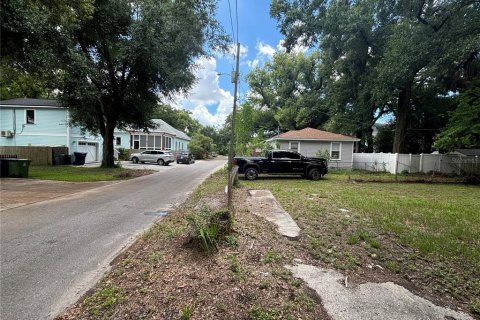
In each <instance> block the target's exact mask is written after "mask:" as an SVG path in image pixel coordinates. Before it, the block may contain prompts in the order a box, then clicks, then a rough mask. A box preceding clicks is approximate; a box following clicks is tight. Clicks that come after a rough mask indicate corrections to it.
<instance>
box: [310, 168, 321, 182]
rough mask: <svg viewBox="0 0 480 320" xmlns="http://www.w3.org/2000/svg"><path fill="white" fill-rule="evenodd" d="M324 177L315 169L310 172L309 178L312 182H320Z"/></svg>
mask: <svg viewBox="0 0 480 320" xmlns="http://www.w3.org/2000/svg"><path fill="white" fill-rule="evenodd" d="M321 177H322V174H321V173H320V170H318V169H317V168H313V169H310V170H308V178H309V179H312V180H320V178H321Z"/></svg>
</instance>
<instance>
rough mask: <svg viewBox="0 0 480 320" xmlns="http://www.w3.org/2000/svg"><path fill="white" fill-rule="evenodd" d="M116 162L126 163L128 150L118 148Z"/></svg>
mask: <svg viewBox="0 0 480 320" xmlns="http://www.w3.org/2000/svg"><path fill="white" fill-rule="evenodd" d="M117 150H118V160H121V161H127V160H130V158H129V155H128V149H125V148H118V149H117Z"/></svg>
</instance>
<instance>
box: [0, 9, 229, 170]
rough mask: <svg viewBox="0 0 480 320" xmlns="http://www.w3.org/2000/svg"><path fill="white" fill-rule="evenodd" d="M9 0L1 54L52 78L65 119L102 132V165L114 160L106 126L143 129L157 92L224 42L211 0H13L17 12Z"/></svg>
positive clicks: (180, 86)
mask: <svg viewBox="0 0 480 320" xmlns="http://www.w3.org/2000/svg"><path fill="white" fill-rule="evenodd" d="M13 2H18V1H13ZM13 2H12V3H11V5H10V6H9V4H6V5H5V6H3V2H2V10H3V9H5V10H6V13H5V14H2V32H3V31H6V32H7V33H8V34H9V35H10V34H12V36H11V37H8V39H10V40H9V41H6V42H5V43H4V42H3V34H2V45H6V46H7V47H6V48H5V53H8V54H9V55H11V56H12V57H14V58H13V59H14V61H15V62H16V64H17V65H23V66H26V67H31V68H35V69H37V70H38V69H41V70H43V71H44V72H45V73H49V74H50V75H51V78H52V79H55V81H56V82H55V84H56V85H55V87H56V88H58V89H59V92H60V94H59V100H60V101H61V103H62V104H63V106H65V107H67V108H68V109H69V113H70V117H71V122H72V123H73V124H76V125H79V126H81V127H82V128H83V129H85V130H88V131H91V132H93V133H99V134H101V136H102V137H103V140H104V142H103V160H102V166H104V167H111V166H113V165H114V158H113V131H114V129H115V128H125V127H127V126H130V127H136V128H143V129H148V128H149V127H151V125H152V123H151V122H150V119H151V118H152V116H153V114H154V111H155V108H156V106H157V104H158V103H159V102H160V101H161V100H162V98H168V97H171V96H172V95H175V94H179V93H185V92H186V91H187V90H188V89H189V88H190V87H191V86H192V85H193V84H194V82H195V76H194V68H195V64H194V60H195V59H196V58H197V57H199V56H202V55H205V54H207V53H208V50H209V49H211V48H218V47H221V46H223V45H224V43H225V40H226V37H225V35H224V33H223V30H222V28H221V27H220V26H219V24H218V23H217V21H216V20H215V18H214V15H215V10H216V0H179V1H169V0H162V1H158V0H157V1H155V0H96V1H87V0H84V1H81V0H77V1H74V2H71V3H70V2H59V3H60V4H62V6H60V8H59V9H64V11H61V10H60V12H73V14H66V13H65V14H53V13H48V12H51V11H49V7H48V6H49V4H50V3H51V2H50V1H46V0H45V1H24V2H21V1H20V2H19V3H22V8H23V9H24V10H23V11H19V10H18V8H17V7H15V6H16V4H15V3H13ZM4 7H5V8H4ZM19 15H25V17H24V18H25V19H24V22H25V23H27V25H26V26H25V24H24V23H22V16H19ZM29 24H30V25H29ZM22 28H23V29H22ZM18 37H20V41H16V39H18ZM8 39H7V40H8ZM12 39H13V40H12ZM2 51H3V49H2ZM25 62H28V63H25Z"/></svg>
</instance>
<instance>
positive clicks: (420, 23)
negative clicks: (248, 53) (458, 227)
mask: <svg viewBox="0 0 480 320" xmlns="http://www.w3.org/2000/svg"><path fill="white" fill-rule="evenodd" d="M270 13H271V15H272V17H274V18H275V19H277V20H278V22H279V28H280V31H281V32H282V33H283V34H284V36H285V43H284V45H285V48H286V52H279V53H277V54H275V56H274V57H273V60H272V61H271V62H267V63H266V64H265V65H264V66H262V67H258V68H256V69H254V70H253V71H252V72H251V73H250V74H249V75H248V76H247V81H248V83H249V86H250V89H251V91H252V92H251V94H250V97H249V98H248V100H247V101H246V102H245V103H244V104H243V106H242V107H241V109H245V110H244V111H242V110H241V111H240V112H239V117H240V118H242V117H246V119H243V120H242V119H240V120H238V121H239V122H240V123H249V127H248V128H245V127H241V126H240V129H241V130H247V131H249V132H241V133H240V136H242V138H241V139H240V141H242V142H241V144H244V143H245V138H244V137H245V136H250V140H251V141H253V139H254V138H255V137H256V136H258V134H266V135H271V134H274V133H277V132H283V131H287V130H291V129H301V128H304V127H307V126H310V127H314V128H322V129H326V130H330V131H334V132H338V133H343V134H348V135H353V136H355V137H357V138H360V139H361V147H362V150H364V151H373V150H374V148H375V149H377V150H382V151H387V149H388V151H393V152H412V153H417V152H431V151H432V150H433V149H434V148H436V149H444V150H451V149H453V148H458V147H467V148H468V147H479V146H480V86H479V85H480V82H479V77H480V63H479V58H480V2H478V1H473V0H471V1H468V0H450V1H448V0H447V1H428V0H423V1H413V0H396V1H385V0H362V1H345V0H330V1H326V0H273V1H272V3H271V7H270ZM298 45H303V46H308V47H309V50H308V51H307V52H306V53H305V54H303V53H295V47H296V46H298ZM382 116H383V117H384V119H387V122H388V123H386V124H383V125H379V126H378V129H379V134H378V135H377V138H376V139H375V140H374V138H373V135H372V133H373V131H374V128H373V126H374V125H375V124H376V123H377V121H378V120H379V119H380V118H381V117H382ZM247 118H249V119H252V121H248V120H247ZM240 141H239V142H240Z"/></svg>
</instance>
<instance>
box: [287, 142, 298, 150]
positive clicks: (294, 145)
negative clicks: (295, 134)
mask: <svg viewBox="0 0 480 320" xmlns="http://www.w3.org/2000/svg"><path fill="white" fill-rule="evenodd" d="M299 145H300V142H298V141H290V148H289V149H290V150H293V151H297V152H298V147H299Z"/></svg>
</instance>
